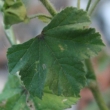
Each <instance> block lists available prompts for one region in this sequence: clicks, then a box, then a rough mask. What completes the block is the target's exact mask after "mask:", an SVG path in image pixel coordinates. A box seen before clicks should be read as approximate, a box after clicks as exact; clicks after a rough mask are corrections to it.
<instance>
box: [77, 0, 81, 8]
mask: <svg viewBox="0 0 110 110" xmlns="http://www.w3.org/2000/svg"><path fill="white" fill-rule="evenodd" d="M77 8H78V9H80V0H77Z"/></svg>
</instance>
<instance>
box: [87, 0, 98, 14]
mask: <svg viewBox="0 0 110 110" xmlns="http://www.w3.org/2000/svg"><path fill="white" fill-rule="evenodd" d="M99 2H100V0H95V3H94V4H93V6H92V8H91V9H90V11H89V15H92V13H93V11H94V10H95V8H96V6H97V4H98V3H99Z"/></svg>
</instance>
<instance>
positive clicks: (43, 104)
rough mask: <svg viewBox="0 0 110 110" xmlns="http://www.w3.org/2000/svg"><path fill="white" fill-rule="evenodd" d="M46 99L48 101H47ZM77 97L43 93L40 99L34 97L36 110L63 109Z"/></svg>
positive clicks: (73, 102)
mask: <svg viewBox="0 0 110 110" xmlns="http://www.w3.org/2000/svg"><path fill="white" fill-rule="evenodd" d="M47 100H48V101H47ZM77 100H78V98H72V97H69V98H67V97H62V96H56V95H54V94H50V93H44V96H43V98H42V100H40V99H39V98H37V97H36V98H34V103H35V107H36V109H37V110H64V109H66V108H70V107H71V105H73V104H75V103H76V102H77Z"/></svg>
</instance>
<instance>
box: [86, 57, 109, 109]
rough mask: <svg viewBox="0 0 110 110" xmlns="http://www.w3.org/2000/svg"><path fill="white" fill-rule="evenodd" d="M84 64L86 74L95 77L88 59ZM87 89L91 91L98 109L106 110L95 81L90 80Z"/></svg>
mask: <svg viewBox="0 0 110 110" xmlns="http://www.w3.org/2000/svg"><path fill="white" fill-rule="evenodd" d="M85 64H86V68H87V71H88V73H90V74H92V75H93V76H94V77H95V72H94V69H93V67H92V64H91V61H90V60H89V59H88V60H85ZM88 88H89V89H90V90H91V92H92V94H93V96H94V98H95V100H96V102H97V105H98V107H99V109H100V110H108V108H107V106H106V104H105V102H104V100H103V97H102V95H101V92H100V90H99V87H98V84H97V81H96V80H91V81H90V83H89V85H88Z"/></svg>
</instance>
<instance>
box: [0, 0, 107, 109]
mask: <svg viewBox="0 0 110 110" xmlns="http://www.w3.org/2000/svg"><path fill="white" fill-rule="evenodd" d="M39 1H40V2H42V4H43V5H44V6H45V8H46V9H47V10H48V12H49V13H50V16H48V15H44V14H36V15H33V16H28V15H27V11H26V8H25V5H24V3H23V1H22V0H5V1H0V3H1V7H0V8H1V12H2V15H3V24H4V30H5V32H6V37H7V39H8V41H9V42H10V45H11V46H10V47H9V49H8V50H7V60H8V70H9V75H8V81H7V83H6V85H5V87H4V89H3V91H2V93H1V94H0V110H64V109H66V108H69V107H71V105H73V104H75V103H76V102H77V101H78V100H79V99H80V90H81V89H83V88H84V87H88V88H89V89H90V90H91V91H92V93H93V95H94V98H95V99H96V102H97V104H98V106H99V109H100V110H108V108H107V106H106V104H105V102H104V100H103V98H102V95H101V93H100V91H99V88H98V85H97V81H96V77H95V74H94V70H93V67H92V64H91V60H90V58H91V57H93V56H95V55H97V54H98V52H100V51H101V49H102V48H103V46H104V44H103V42H102V40H101V35H100V33H98V32H97V31H96V29H95V28H92V27H90V25H91V20H90V17H91V15H92V12H93V11H94V9H95V7H96V6H97V4H98V2H99V1H100V0H96V1H95V2H94V4H93V6H91V5H92V4H91V2H92V0H88V3H87V8H86V10H82V9H80V0H78V1H77V8H75V7H66V8H65V9H63V10H60V11H58V12H57V11H56V9H55V8H54V7H53V5H52V4H51V3H50V1H49V0H39ZM90 6H91V7H90ZM35 17H38V19H39V20H41V21H43V22H46V23H47V25H46V26H45V27H44V28H43V29H42V32H41V33H40V34H39V35H36V36H35V37H34V38H32V39H30V40H28V41H26V42H24V43H22V44H17V41H16V38H15V36H14V35H13V30H12V26H13V25H14V24H18V23H21V22H25V23H28V22H30V19H33V18H35ZM18 31H19V30H18Z"/></svg>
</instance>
